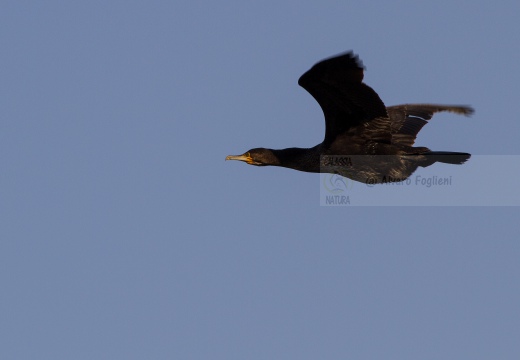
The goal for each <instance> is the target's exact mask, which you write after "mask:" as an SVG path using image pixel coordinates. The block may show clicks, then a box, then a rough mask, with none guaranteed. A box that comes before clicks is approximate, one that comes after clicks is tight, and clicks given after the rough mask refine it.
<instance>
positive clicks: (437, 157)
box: [422, 151, 471, 166]
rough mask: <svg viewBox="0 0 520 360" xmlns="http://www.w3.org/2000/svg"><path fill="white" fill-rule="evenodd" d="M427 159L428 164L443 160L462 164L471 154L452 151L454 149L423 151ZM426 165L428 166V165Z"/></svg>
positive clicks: (442, 161) (445, 162)
mask: <svg viewBox="0 0 520 360" xmlns="http://www.w3.org/2000/svg"><path fill="white" fill-rule="evenodd" d="M422 155H424V156H425V157H426V159H427V164H428V165H431V164H433V163H435V162H441V163H444V164H453V165H460V164H464V163H465V162H466V161H468V159H469V158H470V157H471V154H468V153H461V152H452V151H429V152H426V153H423V154H422ZM428 165H426V166H428Z"/></svg>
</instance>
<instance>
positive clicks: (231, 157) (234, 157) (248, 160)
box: [226, 153, 253, 164]
mask: <svg viewBox="0 0 520 360" xmlns="http://www.w3.org/2000/svg"><path fill="white" fill-rule="evenodd" d="M226 160H240V161H245V162H246V163H248V164H252V163H253V158H251V155H249V153H245V154H242V155H228V156H226Z"/></svg>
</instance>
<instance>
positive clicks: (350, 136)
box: [226, 52, 473, 183]
mask: <svg viewBox="0 0 520 360" xmlns="http://www.w3.org/2000/svg"><path fill="white" fill-rule="evenodd" d="M363 69H364V67H363V65H362V63H361V61H360V60H359V59H358V57H357V56H356V55H354V54H353V53H352V52H347V53H344V54H340V55H338V56H335V57H332V58H329V59H325V60H322V61H320V62H319V63H317V64H315V65H314V66H313V67H312V68H311V69H310V70H308V71H307V72H305V73H304V74H303V75H302V76H301V77H300V79H299V80H298V84H299V85H301V86H302V87H303V88H304V89H305V90H307V91H308V92H309V93H310V94H311V95H312V96H313V97H314V99H316V101H317V102H318V104H319V105H320V106H321V108H322V110H323V114H324V116H325V137H324V139H323V142H322V143H321V144H318V145H316V146H315V147H313V148H309V149H302V148H288V149H282V150H272V149H264V148H256V149H251V150H250V151H248V152H246V153H245V154H243V155H239V156H228V157H227V158H226V160H242V161H245V162H247V163H249V164H252V165H274V166H282V167H288V168H291V169H295V170H301V171H307V172H339V173H340V174H341V175H344V176H347V177H349V178H351V179H354V180H357V181H361V182H367V181H370V182H372V183H380V182H385V181H390V182H391V181H401V180H404V179H406V178H407V177H408V176H410V175H411V174H412V173H413V172H414V171H415V170H416V169H417V167H419V166H423V167H426V166H429V165H431V164H433V163H435V162H443V163H449V164H462V163H464V162H465V161H466V160H467V159H469V157H470V154H467V153H455V152H433V151H430V150H429V149H428V148H426V147H413V144H414V142H415V139H416V137H417V134H418V133H419V131H420V130H421V129H422V127H423V126H424V125H425V124H426V123H427V122H428V120H430V119H431V118H432V116H433V114H435V113H436V112H440V111H449V112H454V113H457V114H463V115H470V114H471V113H473V109H472V108H471V107H468V106H446V105H431V104H410V105H397V106H390V107H385V105H384V103H383V101H381V99H380V98H379V96H378V95H377V93H376V92H375V91H374V90H373V89H372V88H371V87H369V86H368V85H366V84H365V83H363ZM335 156H336V157H337V156H343V157H344V156H349V157H350V161H348V163H349V164H348V166H347V165H345V166H338V165H337V164H336V163H335V162H334V161H333V159H334V157H335ZM333 163H334V164H335V165H334V166H332V165H331V164H333ZM385 179H386V180H385ZM388 179H390V180H388Z"/></svg>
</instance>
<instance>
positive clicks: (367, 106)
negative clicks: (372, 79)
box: [298, 52, 387, 144]
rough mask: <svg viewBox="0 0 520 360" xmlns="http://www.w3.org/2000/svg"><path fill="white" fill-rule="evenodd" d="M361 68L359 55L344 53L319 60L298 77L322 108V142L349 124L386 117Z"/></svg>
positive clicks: (327, 142) (302, 85)
mask: <svg viewBox="0 0 520 360" xmlns="http://www.w3.org/2000/svg"><path fill="white" fill-rule="evenodd" d="M363 69H364V68H363V64H362V63H361V61H360V60H359V58H358V57H357V56H356V55H354V54H353V53H352V52H347V53H344V54H340V55H337V56H334V57H332V58H329V59H325V60H322V61H320V62H319V63H317V64H316V65H314V66H313V67H312V68H311V69H310V70H308V71H307V72H306V73H305V74H303V75H302V76H301V77H300V79H299V80H298V84H299V85H300V86H301V87H303V88H304V89H305V90H307V91H308V92H309V93H310V94H311V95H312V96H313V97H314V99H316V101H317V102H318V104H320V106H321V109H322V110H323V114H324V115H325V140H324V141H323V143H324V144H330V143H331V142H332V141H333V140H334V138H335V137H336V136H337V135H339V134H341V133H343V132H345V131H346V130H348V129H349V128H351V127H353V126H357V125H360V124H362V123H367V122H370V121H371V120H374V119H376V118H387V112H386V108H385V105H384V103H383V102H382V101H381V99H380V98H379V96H378V95H377V93H376V92H375V91H374V90H372V88H370V87H369V86H367V85H365V84H364V83H363Z"/></svg>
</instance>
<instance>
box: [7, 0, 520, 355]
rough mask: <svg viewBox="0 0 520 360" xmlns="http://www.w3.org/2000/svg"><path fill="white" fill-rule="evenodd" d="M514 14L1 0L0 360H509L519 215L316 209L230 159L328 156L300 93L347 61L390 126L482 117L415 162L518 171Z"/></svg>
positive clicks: (427, 139) (481, 7)
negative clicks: (332, 63)
mask: <svg viewBox="0 0 520 360" xmlns="http://www.w3.org/2000/svg"><path fill="white" fill-rule="evenodd" d="M519 14H520V3H519V2H518V1H513V0H511V1H456V0H449V1H448V0H446V1H445V0H439V1H394V2H390V1H314V2H311V1H255V2H252V1H243V0H241V1H234V0H233V1H223V2H222V1H221V2H215V1H179V0H178V1H19V0H17V1H3V2H2V6H1V11H0V42H1V49H2V50H1V54H0V58H1V67H0V95H1V96H0V114H1V117H0V170H1V171H0V237H1V238H0V358H2V359H111V360H113V359H183V360H184V359H213V360H216V359H226V360H229V359H237V360H238V359H240V360H243V359H252V360H256V359H298V360H306V359H400V360H404V359H414V360H416V359H472V360H476V359H518V354H519V353H520V342H519V339H520V311H519V304H520V265H519V258H520V243H519V241H518V229H519V220H520V219H519V212H518V209H517V208H515V207H321V206H319V191H320V188H319V175H317V174H307V173H302V172H297V171H292V170H287V169H282V168H256V167H252V166H248V165H246V164H244V163H239V162H225V161H224V158H225V156H226V155H228V154H237V153H242V152H244V151H246V150H248V149H250V148H253V147H258V146H264V147H271V148H284V147H292V146H300V147H310V146H314V145H315V144H317V143H319V142H321V141H322V139H323V134H324V121H323V118H322V113H321V110H320V108H319V106H318V105H317V103H316V102H315V101H314V99H313V98H312V97H311V96H310V95H309V94H307V93H306V92H305V90H303V89H302V88H300V87H299V86H298V85H297V79H298V77H299V76H300V75H301V74H302V73H303V72H305V71H306V70H307V69H309V68H310V66H312V65H313V64H314V63H315V62H317V61H319V60H320V59H323V58H325V57H328V56H331V55H334V54H337V53H340V52H343V51H346V50H350V49H353V50H354V51H355V52H356V53H358V54H359V55H360V57H361V59H362V60H363V63H364V64H365V66H366V67H367V72H366V74H365V81H366V82H367V83H368V84H369V85H370V86H372V87H373V88H374V89H375V90H376V91H377V92H378V93H379V95H380V96H381V98H382V99H383V101H385V103H386V104H387V105H393V104H399V103H407V102H434V103H448V104H471V105H472V106H474V107H475V109H476V113H475V115H474V116H472V117H471V118H465V117H459V116H455V115H449V114H448V115H444V114H440V115H438V116H436V117H435V118H434V119H433V121H432V122H431V123H430V124H429V125H427V126H426V127H425V128H424V129H423V130H422V132H421V134H420V136H419V138H418V142H417V143H418V144H419V145H425V146H428V147H430V148H432V149H436V150H452V151H466V152H470V153H472V154H476V155H518V154H519V153H520V146H519V142H518V135H519V133H520V121H519V118H518V111H517V110H518V105H519V101H520V98H519V95H520V85H519V84H520V71H519V70H518V67H519V64H520V41H519V35H520V23H519V22H518V16H519ZM482 171H483V172H486V169H482ZM519 175H520V174H519ZM487 188H493V189H496V188H499V189H500V188H501V174H500V173H498V174H496V177H495V179H494V181H493V182H491V183H489V184H487ZM487 188H486V187H483V188H477V189H476V190H475V193H474V196H475V197H480V196H483V195H485V194H486V191H487ZM506 190H507V189H506ZM507 191H511V193H512V192H514V191H517V189H515V188H513V189H508V190H507Z"/></svg>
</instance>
